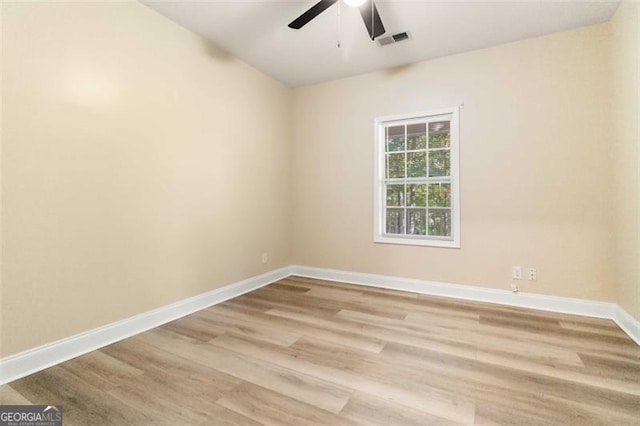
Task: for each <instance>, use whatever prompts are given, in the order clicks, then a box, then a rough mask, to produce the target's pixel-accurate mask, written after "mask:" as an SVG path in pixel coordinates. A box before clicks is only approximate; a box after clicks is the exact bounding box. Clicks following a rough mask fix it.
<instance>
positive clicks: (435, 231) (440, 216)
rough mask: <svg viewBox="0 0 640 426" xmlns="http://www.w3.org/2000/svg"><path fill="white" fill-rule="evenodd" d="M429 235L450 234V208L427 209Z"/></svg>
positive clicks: (443, 235) (448, 235) (444, 235)
mask: <svg viewBox="0 0 640 426" xmlns="http://www.w3.org/2000/svg"><path fill="white" fill-rule="evenodd" d="M429 235H437V236H441V237H450V236H451V210H449V209H442V210H432V209H429Z"/></svg>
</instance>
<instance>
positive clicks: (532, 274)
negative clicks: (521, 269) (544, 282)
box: [527, 268, 538, 281]
mask: <svg viewBox="0 0 640 426" xmlns="http://www.w3.org/2000/svg"><path fill="white" fill-rule="evenodd" d="M537 278H538V271H536V268H529V269H527V279H528V280H529V281H535V280H536V279H537Z"/></svg>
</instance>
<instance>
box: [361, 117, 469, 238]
mask: <svg viewBox="0 0 640 426" xmlns="http://www.w3.org/2000/svg"><path fill="white" fill-rule="evenodd" d="M449 115H450V116H451V146H450V155H451V159H450V160H451V204H452V205H451V237H437V236H428V235H426V236H422V235H391V234H385V232H384V230H385V217H386V216H385V212H386V198H387V197H386V194H385V193H383V192H384V190H385V142H386V140H385V139H386V135H385V128H387V127H389V126H393V125H395V124H398V125H400V124H412V122H423V121H425V120H427V121H437V120H436V118H438V117H441V116H449ZM458 116H459V109H458V107H453V108H443V109H438V110H432V111H423V112H416V113H410V114H399V115H391V116H386V117H378V118H376V119H375V120H374V122H375V140H376V156H375V158H376V161H375V172H374V197H373V198H374V233H373V241H374V242H376V243H387V244H405V245H415V246H431V247H445V248H460V143H459V121H458ZM427 143H428V141H427ZM427 149H428V147H427ZM427 167H428V163H427ZM405 220H406V219H405ZM427 220H428V218H427Z"/></svg>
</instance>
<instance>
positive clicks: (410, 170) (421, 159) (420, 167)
mask: <svg viewBox="0 0 640 426" xmlns="http://www.w3.org/2000/svg"><path fill="white" fill-rule="evenodd" d="M426 175H427V153H426V152H424V151H423V152H409V153H407V177H425V176H426Z"/></svg>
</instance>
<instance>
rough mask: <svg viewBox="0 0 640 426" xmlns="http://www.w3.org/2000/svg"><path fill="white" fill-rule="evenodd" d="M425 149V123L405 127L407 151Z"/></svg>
mask: <svg viewBox="0 0 640 426" xmlns="http://www.w3.org/2000/svg"><path fill="white" fill-rule="evenodd" d="M426 147H427V123H420V124H410V125H409V126H407V149H425V148H426Z"/></svg>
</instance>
